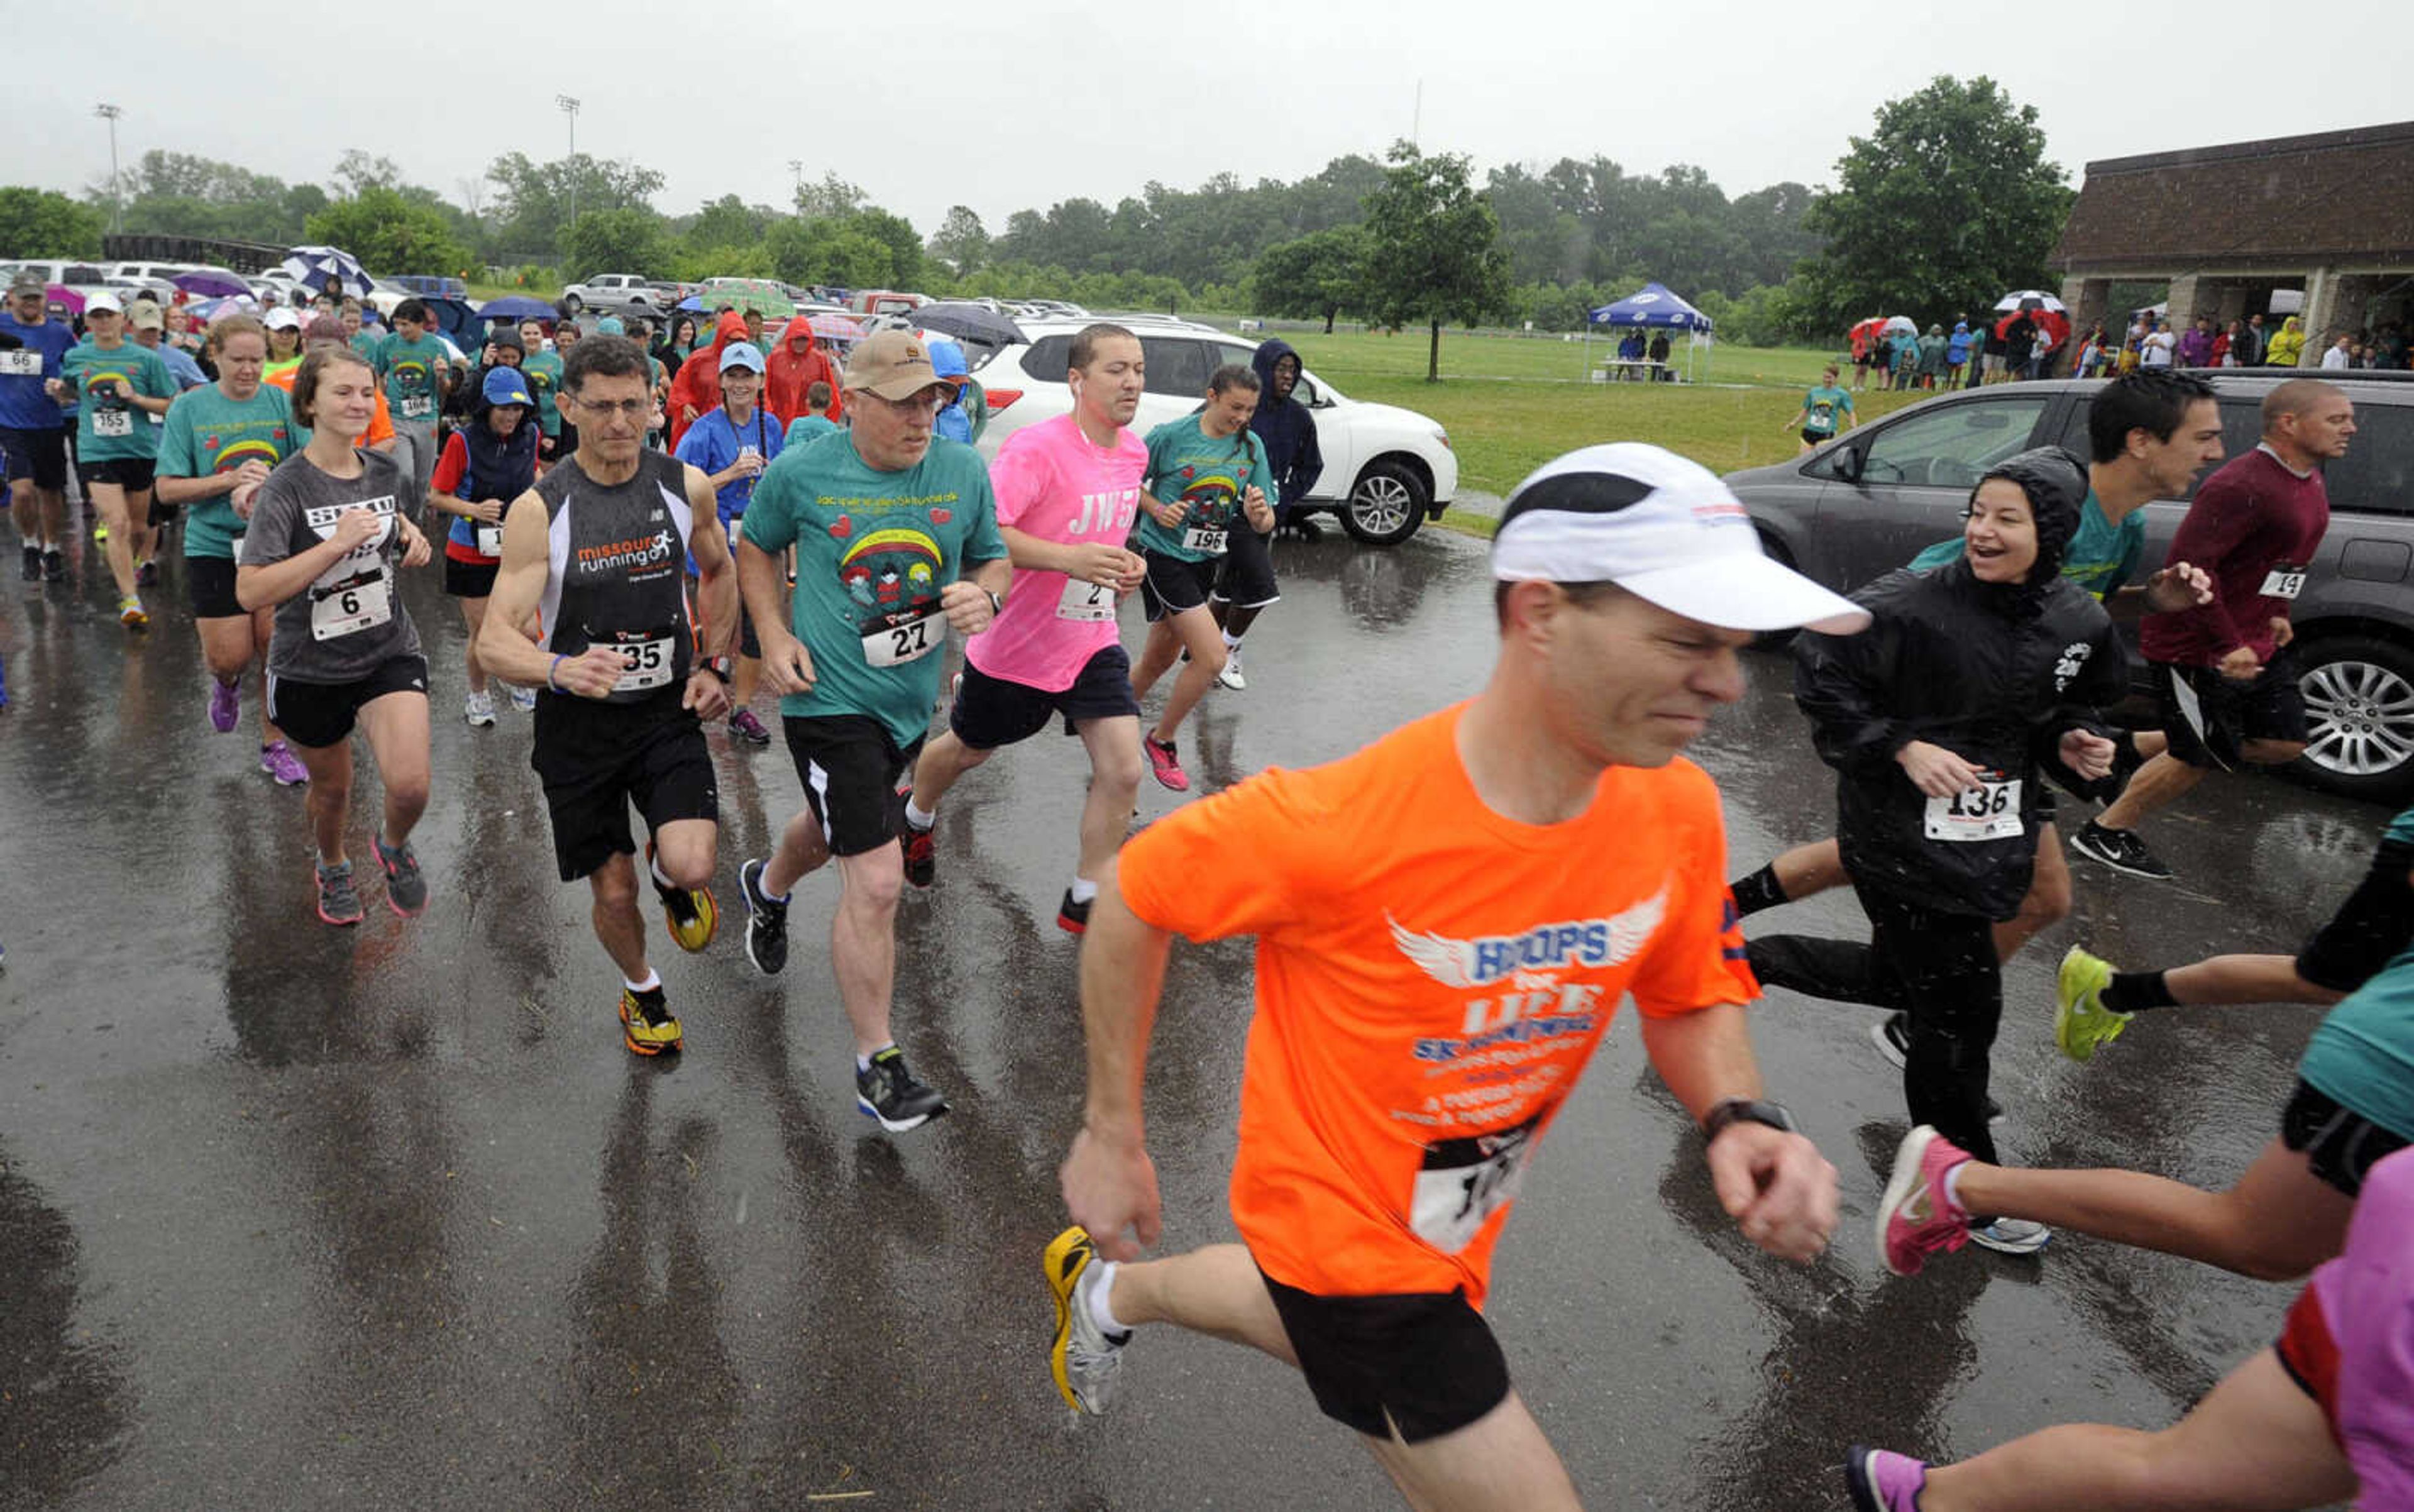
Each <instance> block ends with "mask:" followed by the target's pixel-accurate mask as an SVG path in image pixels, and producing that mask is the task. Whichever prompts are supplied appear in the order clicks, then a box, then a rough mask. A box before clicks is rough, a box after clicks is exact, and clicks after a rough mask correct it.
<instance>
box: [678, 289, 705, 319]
mask: <svg viewBox="0 0 2414 1512" xmlns="http://www.w3.org/2000/svg"><path fill="white" fill-rule="evenodd" d="M671 308H673V309H684V310H693V311H694V312H695V313H697V314H699V315H701V314H703V313H704V301H703V299H701V298H700V297H698V296H697V295H694V294H690V295H688V296H687V297H686V298H685V299H682V300H680V301H679V302H678V304H676V305H673V306H672V307H671Z"/></svg>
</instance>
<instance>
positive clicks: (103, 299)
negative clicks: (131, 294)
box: [83, 290, 126, 315]
mask: <svg viewBox="0 0 2414 1512" xmlns="http://www.w3.org/2000/svg"><path fill="white" fill-rule="evenodd" d="M104 309H105V310H113V311H115V312H116V313H117V314H120V315H123V314H125V313H126V307H125V306H124V305H121V304H119V303H118V302H117V296H116V295H115V294H112V293H111V292H108V291H107V290H103V291H102V292H99V293H97V294H86V295H85V296H84V301H83V312H84V313H85V314H86V315H90V314H92V313H94V312H95V311H97V310H104Z"/></svg>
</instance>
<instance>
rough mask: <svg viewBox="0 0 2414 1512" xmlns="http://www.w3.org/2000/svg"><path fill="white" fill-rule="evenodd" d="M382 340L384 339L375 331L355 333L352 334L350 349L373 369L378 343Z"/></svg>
mask: <svg viewBox="0 0 2414 1512" xmlns="http://www.w3.org/2000/svg"><path fill="white" fill-rule="evenodd" d="M384 339H385V337H381V336H380V335H378V334H377V333H376V332H375V331H355V332H353V333H352V341H351V347H352V350H353V351H354V352H359V353H360V354H361V357H362V360H363V361H365V362H366V363H367V364H368V365H369V366H370V367H376V366H377V356H378V343H379V342H380V341H383V340H384Z"/></svg>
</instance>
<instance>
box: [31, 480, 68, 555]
mask: <svg viewBox="0 0 2414 1512" xmlns="http://www.w3.org/2000/svg"><path fill="white" fill-rule="evenodd" d="M34 494H35V497H37V499H39V500H40V501H41V505H42V542H43V544H44V545H45V546H48V547H49V548H50V549H51V550H52V551H64V550H66V549H67V490H66V489H65V488H37V489H35V490H34Z"/></svg>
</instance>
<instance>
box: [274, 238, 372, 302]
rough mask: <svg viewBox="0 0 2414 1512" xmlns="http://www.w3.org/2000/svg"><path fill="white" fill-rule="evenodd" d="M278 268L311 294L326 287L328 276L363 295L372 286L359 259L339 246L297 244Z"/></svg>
mask: <svg viewBox="0 0 2414 1512" xmlns="http://www.w3.org/2000/svg"><path fill="white" fill-rule="evenodd" d="M278 268H279V271H281V272H283V273H284V274H285V275H286V276H287V277H291V279H292V280H293V281H294V282H295V283H298V284H301V285H302V286H303V287H304V288H305V289H307V290H309V291H310V292H312V293H314V294H315V293H317V292H319V291H320V290H321V289H324V288H325V287H326V286H327V279H328V277H330V276H331V275H332V276H333V277H335V278H337V279H340V280H341V281H342V283H343V286H344V287H345V288H347V289H349V290H350V291H351V292H354V293H356V294H365V293H367V292H369V290H370V289H371V288H373V287H374V285H372V284H371V283H370V282H369V276H368V273H367V271H366V270H365V269H364V268H363V267H362V266H361V264H360V260H359V259H357V258H355V257H353V256H352V254H351V253H350V252H347V251H344V250H343V249H341V248H340V247H294V248H293V249H292V250H291V252H289V253H287V254H286V257H285V261H284V262H282V263H280V264H278Z"/></svg>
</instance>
